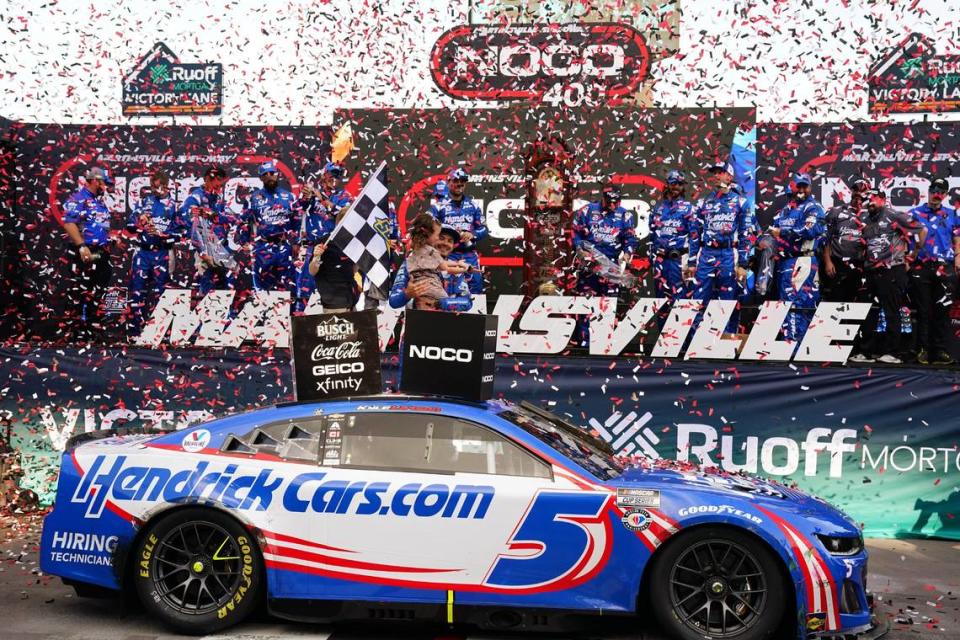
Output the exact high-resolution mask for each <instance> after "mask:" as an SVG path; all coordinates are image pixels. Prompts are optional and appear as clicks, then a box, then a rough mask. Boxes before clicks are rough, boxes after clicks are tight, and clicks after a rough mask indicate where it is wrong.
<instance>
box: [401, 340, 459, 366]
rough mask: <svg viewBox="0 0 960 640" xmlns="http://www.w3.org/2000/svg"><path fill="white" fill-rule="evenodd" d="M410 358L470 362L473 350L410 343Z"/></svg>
mask: <svg viewBox="0 0 960 640" xmlns="http://www.w3.org/2000/svg"><path fill="white" fill-rule="evenodd" d="M410 357H411V358H423V359H425V360H442V361H444V362H470V361H471V360H473V351H471V350H470V349H454V348H453V347H432V346H427V345H422V344H411V345H410Z"/></svg>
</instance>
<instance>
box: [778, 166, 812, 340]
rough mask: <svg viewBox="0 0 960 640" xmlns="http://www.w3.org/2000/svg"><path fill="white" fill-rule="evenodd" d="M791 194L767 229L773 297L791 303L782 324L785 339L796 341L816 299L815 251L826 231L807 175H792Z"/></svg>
mask: <svg viewBox="0 0 960 640" xmlns="http://www.w3.org/2000/svg"><path fill="white" fill-rule="evenodd" d="M793 183H794V192H793V197H792V198H791V199H790V201H789V202H788V203H787V204H786V206H784V207H783V208H782V209H781V210H780V211H779V212H777V214H776V215H775V216H774V217H773V221H772V222H771V223H770V228H769V229H767V232H768V233H769V234H770V235H771V236H773V238H774V239H775V240H776V248H777V255H778V256H779V260H778V261H777V272H776V283H777V299H778V300H780V301H781V302H789V303H791V307H790V312H789V313H788V314H787V317H786V320H785V321H784V325H783V337H784V339H786V340H793V341H795V342H798V341H800V340H801V339H802V338H803V336H804V334H805V333H806V332H807V326H808V325H809V324H810V320H811V319H812V318H813V312H814V311H815V310H816V308H817V304H818V303H819V302H820V278H819V273H818V272H819V265H818V264H817V255H816V252H817V251H818V250H819V249H820V246H821V244H822V243H823V240H824V237H825V234H826V225H825V217H826V214H825V213H824V211H823V207H821V206H820V203H818V202H817V200H816V198H814V197H813V194H812V193H810V187H811V181H810V176H809V175H808V174H806V173H801V174H798V175H797V176H796V177H795V178H794V181H793Z"/></svg>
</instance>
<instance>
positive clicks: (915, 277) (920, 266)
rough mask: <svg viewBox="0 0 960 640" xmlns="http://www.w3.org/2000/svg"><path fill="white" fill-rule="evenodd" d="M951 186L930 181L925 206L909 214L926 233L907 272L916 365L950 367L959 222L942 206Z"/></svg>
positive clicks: (959, 259) (959, 249) (959, 254)
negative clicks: (949, 340) (914, 321)
mask: <svg viewBox="0 0 960 640" xmlns="http://www.w3.org/2000/svg"><path fill="white" fill-rule="evenodd" d="M949 190H950V185H949V184H948V183H947V181H946V180H945V179H944V178H934V179H933V180H931V181H930V189H929V191H928V192H927V202H926V203H925V204H922V205H920V206H919V207H916V208H915V209H913V210H911V211H910V214H911V215H912V216H913V218H914V219H915V220H916V221H917V222H919V223H920V224H922V225H923V226H924V227H925V228H926V230H927V238H926V242H924V243H923V245H922V246H921V247H920V248H919V251H918V252H917V260H916V262H914V263H913V265H912V268H911V269H910V295H911V297H912V299H913V303H914V306H915V307H916V309H917V340H918V345H917V346H918V351H917V362H919V363H920V364H928V363H931V362H932V363H934V364H951V363H952V362H953V358H952V357H951V356H950V353H949V352H948V351H947V335H948V333H949V330H950V314H949V312H950V307H951V305H952V304H953V298H954V294H955V292H956V282H957V267H958V266H960V219H958V217H957V213H956V211H954V210H953V209H951V208H950V207H946V206H944V205H943V199H944V198H945V197H946V196H947V192H948V191H949Z"/></svg>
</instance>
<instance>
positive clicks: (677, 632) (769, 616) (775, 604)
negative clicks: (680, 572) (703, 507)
mask: <svg viewBox="0 0 960 640" xmlns="http://www.w3.org/2000/svg"><path fill="white" fill-rule="evenodd" d="M704 540H724V541H730V542H735V543H737V544H738V545H740V546H742V547H744V548H745V549H748V550H749V551H750V553H752V554H753V556H754V557H755V558H756V560H757V562H758V563H759V564H760V567H761V569H762V570H763V572H764V574H765V578H766V581H767V584H768V585H769V587H768V590H767V600H766V603H765V606H764V610H763V611H762V612H761V617H760V620H759V621H757V623H756V624H754V625H753V626H752V627H750V628H749V629H747V630H746V631H745V632H744V633H742V634H740V635H737V636H731V638H732V639H735V640H763V639H765V638H770V637H772V635H773V634H774V633H775V632H776V631H777V629H778V628H779V627H780V623H781V621H782V618H783V614H784V610H785V603H786V599H787V596H788V594H789V590H788V589H787V588H786V585H785V584H784V583H783V575H782V572H781V568H780V565H781V562H780V559H779V557H778V556H776V555H775V554H774V552H773V551H772V550H771V549H770V548H769V547H768V546H767V544H766V543H765V542H763V541H761V540H760V539H758V538H756V537H755V536H752V535H750V534H747V533H742V532H739V531H737V530H736V529H733V528H728V527H712V526H705V527H700V528H697V529H694V530H691V531H689V532H685V533H684V534H682V535H680V536H678V537H677V538H676V539H674V540H671V541H670V546H669V547H667V548H666V549H664V550H663V554H662V555H660V556H659V557H657V558H656V560H655V562H654V565H653V570H652V571H651V574H650V585H649V590H648V592H649V594H650V598H649V600H650V605H651V607H652V608H653V613H654V615H655V616H656V617H657V620H658V621H659V622H660V624H661V625H662V626H663V628H664V630H665V631H668V632H669V633H670V634H671V635H673V636H675V637H678V638H683V639H684V640H704V639H705V638H706V639H709V638H711V637H712V636H708V635H705V634H702V633H698V632H697V631H695V630H694V629H691V628H690V627H688V626H687V625H685V624H684V623H683V622H681V621H680V619H679V618H677V616H676V614H675V613H674V611H673V605H672V604H671V603H670V571H671V569H672V568H673V566H674V564H675V563H676V561H677V560H678V559H679V558H680V555H681V554H682V553H683V552H684V551H686V550H687V548H689V547H690V546H691V545H693V544H695V543H697V542H703V541H704Z"/></svg>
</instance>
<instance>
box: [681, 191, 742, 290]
mask: <svg viewBox="0 0 960 640" xmlns="http://www.w3.org/2000/svg"><path fill="white" fill-rule="evenodd" d="M693 220H694V224H693V229H692V230H691V233H690V255H689V256H688V258H687V264H688V265H689V266H691V267H694V268H695V269H696V272H695V275H694V282H693V298H694V299H696V300H703V301H704V304H705V305H706V303H707V302H709V301H710V300H713V299H714V298H718V299H720V300H736V299H737V278H736V267H737V265H738V264H739V265H741V266H746V264H747V261H748V260H749V259H750V254H751V252H752V250H753V241H754V238H755V236H756V231H757V221H756V218H755V216H754V214H753V211H752V210H751V209H750V208H749V207H748V206H747V201H746V199H745V198H743V197H742V196H740V195H737V194H736V193H734V192H733V191H728V192H727V193H725V194H723V195H720V194H718V193H717V192H716V191H714V192H712V193H711V194H710V195H708V196H707V197H706V198H704V199H703V200H702V201H701V202H700V203H699V206H698V207H697V209H696V212H695V214H694V216H693Z"/></svg>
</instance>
